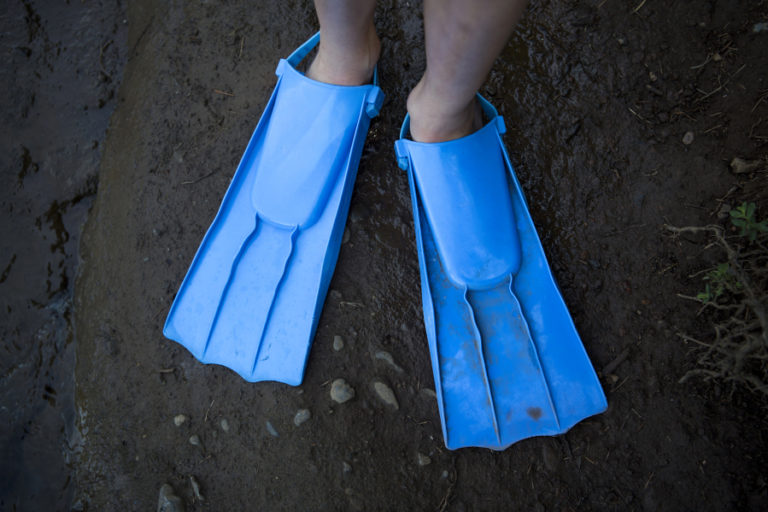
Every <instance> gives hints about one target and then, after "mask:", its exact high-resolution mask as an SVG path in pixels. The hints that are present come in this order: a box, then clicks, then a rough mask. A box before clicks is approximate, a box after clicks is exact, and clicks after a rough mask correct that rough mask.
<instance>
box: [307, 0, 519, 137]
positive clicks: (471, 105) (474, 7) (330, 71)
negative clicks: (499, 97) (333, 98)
mask: <svg viewBox="0 0 768 512" xmlns="http://www.w3.org/2000/svg"><path fill="white" fill-rule="evenodd" d="M525 3H526V0H481V1H477V0H425V1H424V34H425V49H426V54H427V67H426V70H425V71H424V75H423V76H422V77H421V80H419V82H418V84H416V87H414V88H413V90H412V91H411V93H410V94H409V95H408V104H407V108H408V113H409V114H410V116H411V138H413V139H414V140H416V141H419V142H444V141H448V140H453V139H457V138H460V137H463V136H465V135H469V134H470V133H472V132H473V131H475V130H476V129H478V128H479V127H480V125H481V124H482V118H481V115H480V112H479V109H478V106H477V103H476V101H475V94H476V93H477V91H478V89H479V88H480V86H481V85H482V84H483V82H484V81H485V79H486V77H487V76H488V73H489V72H490V70H491V66H492V65H493V61H494V60H495V59H496V57H497V56H498V54H499V52H501V50H502V48H504V45H505V44H506V42H507V39H509V36H510V34H511V33H512V30H513V28H514V26H515V23H517V20H518V19H519V17H520V14H521V13H522V10H523V8H524V7H525ZM375 6H376V0H315V9H316V11H317V17H318V19H319V21H320V31H321V34H322V36H321V38H320V48H319V50H318V53H317V56H316V57H315V60H314V61H313V62H312V64H311V66H310V67H309V70H308V71H307V75H308V76H309V77H310V78H313V79H315V80H319V81H321V82H326V83H332V84H338V85H360V84H364V83H367V82H369V81H370V80H371V76H372V75H373V69H374V67H375V66H376V62H378V60H379V54H380V51H381V43H380V41H379V38H378V36H377V35H376V28H375V27H374V24H373V12H374V9H375Z"/></svg>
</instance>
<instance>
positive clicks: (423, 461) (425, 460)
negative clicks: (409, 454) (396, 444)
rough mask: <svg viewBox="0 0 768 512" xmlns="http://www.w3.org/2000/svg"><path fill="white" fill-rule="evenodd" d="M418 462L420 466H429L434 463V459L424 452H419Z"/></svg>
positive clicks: (417, 455)
mask: <svg viewBox="0 0 768 512" xmlns="http://www.w3.org/2000/svg"><path fill="white" fill-rule="evenodd" d="M416 462H417V463H418V464H419V466H429V465H430V464H431V463H432V459H430V458H429V457H428V456H426V455H424V454H423V453H417V454H416Z"/></svg>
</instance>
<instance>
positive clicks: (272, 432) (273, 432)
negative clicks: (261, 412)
mask: <svg viewBox="0 0 768 512" xmlns="http://www.w3.org/2000/svg"><path fill="white" fill-rule="evenodd" d="M265 425H266V426H267V432H269V435H271V436H272V437H280V434H278V433H277V430H275V427H273V426H272V423H270V422H269V420H267V423H266V424H265Z"/></svg>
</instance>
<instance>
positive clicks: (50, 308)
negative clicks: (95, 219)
mask: <svg viewBox="0 0 768 512" xmlns="http://www.w3.org/2000/svg"><path fill="white" fill-rule="evenodd" d="M124 21H125V17H124V16H123V14H122V8H121V6H120V4H119V3H118V2H100V3H99V5H96V3H95V2H91V3H88V4H85V3H81V2H71V3H62V2H35V1H9V2H3V4H2V6H1V7H0V26H1V27H2V34H1V35H0V48H1V49H2V50H1V51H2V54H3V66H2V68H0V85H2V90H3V94H2V95H1V96H0V115H2V123H1V124H0V125H1V126H2V128H0V130H1V131H2V137H0V154H2V174H1V175H0V182H1V184H0V209H2V221H1V222H0V310H1V311H2V313H0V318H2V320H0V340H1V342H0V510H65V509H68V506H69V504H70V503H71V501H72V496H73V489H74V487H73V486H72V484H71V482H72V466H71V455H72V452H71V446H70V443H71V442H72V440H73V439H75V438H76V437H77V436H76V435H75V432H74V431H73V428H72V427H73V425H74V415H75V409H74V361H75V343H74V339H73V333H72V319H73V311H72V296H73V291H74V283H75V272H76V267H77V252H78V244H79V241H80V232H81V230H82V225H83V223H84V222H85V219H86V216H87V212H88V210H89V208H90V206H91V204H92V202H93V198H94V197H95V194H96V188H97V183H98V177H97V175H98V166H99V161H100V158H101V150H102V144H103V142H104V139H105V135H106V129H107V123H108V121H109V117H110V115H111V114H112V111H113V110H114V107H115V104H116V102H115V101H114V95H115V93H116V90H117V86H118V85H119V83H120V74H121V73H122V69H123V64H124V58H123V56H124V53H123V48H122V46H124V44H125V41H124V35H125V29H124V27H125V25H124Z"/></svg>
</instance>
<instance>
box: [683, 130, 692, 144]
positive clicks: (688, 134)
mask: <svg viewBox="0 0 768 512" xmlns="http://www.w3.org/2000/svg"><path fill="white" fill-rule="evenodd" d="M692 142H693V132H685V135H683V144H685V145H686V146H689V145H690V144H691V143H692Z"/></svg>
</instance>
